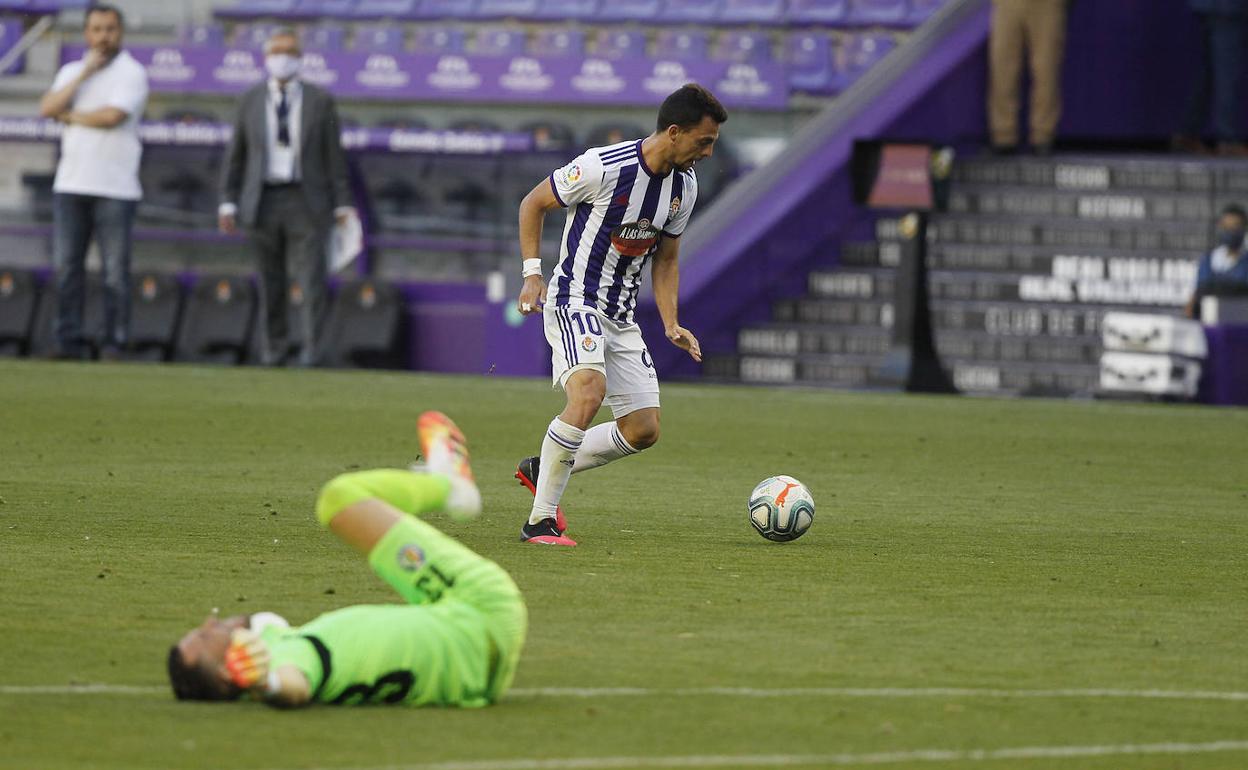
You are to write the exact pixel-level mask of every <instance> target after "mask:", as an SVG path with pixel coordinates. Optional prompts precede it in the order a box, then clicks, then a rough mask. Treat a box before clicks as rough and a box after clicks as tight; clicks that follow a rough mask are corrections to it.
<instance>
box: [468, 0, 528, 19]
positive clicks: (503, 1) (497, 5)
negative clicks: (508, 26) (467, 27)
mask: <svg viewBox="0 0 1248 770" xmlns="http://www.w3.org/2000/svg"><path fill="white" fill-rule="evenodd" d="M536 13H537V0H479V2H478V3H477V10H476V15H477V18H479V19H508V18H530V17H532V16H533V15H534V14H536Z"/></svg>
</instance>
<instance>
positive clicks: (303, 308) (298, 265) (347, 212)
mask: <svg viewBox="0 0 1248 770" xmlns="http://www.w3.org/2000/svg"><path fill="white" fill-rule="evenodd" d="M264 51H265V57H264V65H265V68H266V69H267V70H268V73H269V78H268V80H266V81H264V82H262V83H259V84H257V85H256V86H254V87H253V88H251V89H250V90H249V91H247V92H246V93H244V94H243V96H242V99H241V100H240V102H239V105H238V113H237V115H236V117H235V119H234V136H233V138H232V139H231V140H230V145H229V148H228V149H227V150H226V154H225V165H224V167H223V168H222V170H221V206H220V210H219V211H218V215H219V225H220V228H221V230H222V231H223V232H226V233H232V232H235V230H236V229H237V228H238V227H239V226H240V225H241V226H242V227H243V228H245V229H246V231H247V236H248V240H249V241H250V243H251V246H252V250H253V251H254V253H255V257H256V261H257V264H258V267H259V272H260V307H261V318H262V320H263V324H264V325H263V330H264V331H263V334H262V336H261V340H262V344H261V352H260V362H261V363H262V364H264V365H266V366H281V365H283V364H284V363H286V362H287V360H288V357H289V356H290V355H291V352H292V351H291V347H290V341H289V338H288V329H287V318H288V313H289V302H290V290H289V286H288V283H289V281H288V279H287V274H288V266H289V267H291V268H292V269H291V272H293V273H294V277H295V282H296V284H297V285H298V286H299V289H300V290H301V291H302V293H303V302H302V303H301V304H300V306H299V308H298V326H299V329H298V354H297V357H296V358H295V359H293V360H294V361H295V362H297V363H298V364H299V365H300V366H313V365H315V364H316V363H317V362H318V358H319V352H320V351H319V345H318V339H317V338H318V332H319V326H320V323H321V320H322V316H323V315H324V309H325V304H326V303H325V294H326V280H325V279H326V247H327V243H328V240H329V233H330V228H331V226H332V225H333V223H334V221H335V220H336V221H337V222H338V223H340V224H344V223H345V222H346V220H347V218H348V217H350V216H353V212H352V207H351V191H350V186H349V184H348V180H347V162H346V157H345V155H344V154H343V151H342V136H341V130H340V128H339V122H338V108H337V107H336V105H335V104H334V99H333V97H331V96H330V95H329V93H328V92H326V91H324V90H323V89H321V88H318V87H317V86H315V85H312V84H311V83H305V82H302V81H300V79H299V66H300V61H301V56H302V53H301V51H300V45H299V38H298V37H297V36H296V35H295V33H294V32H292V31H291V30H288V29H279V30H277V31H275V32H274V33H273V35H272V36H271V37H270V38H269V40H268V42H267V43H266V44H265V48H264Z"/></svg>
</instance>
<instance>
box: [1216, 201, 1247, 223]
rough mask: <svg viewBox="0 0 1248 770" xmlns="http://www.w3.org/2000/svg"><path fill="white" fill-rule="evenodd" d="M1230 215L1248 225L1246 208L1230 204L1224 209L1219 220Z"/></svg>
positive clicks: (1219, 215)
mask: <svg viewBox="0 0 1248 770" xmlns="http://www.w3.org/2000/svg"><path fill="white" fill-rule="evenodd" d="M1227 214H1230V215H1231V216H1233V217H1239V221H1240V222H1243V223H1244V224H1246V225H1248V211H1244V207H1243V206H1241V205H1239V204H1238V203H1230V204H1227V205H1226V206H1224V207H1223V208H1222V213H1221V214H1218V219H1221V218H1222V217H1224V216H1226V215H1227Z"/></svg>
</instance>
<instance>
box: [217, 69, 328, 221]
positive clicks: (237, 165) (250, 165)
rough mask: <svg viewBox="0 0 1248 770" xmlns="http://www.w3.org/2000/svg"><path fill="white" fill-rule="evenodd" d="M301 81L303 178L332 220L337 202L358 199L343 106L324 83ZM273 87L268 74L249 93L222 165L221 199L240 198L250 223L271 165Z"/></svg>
mask: <svg viewBox="0 0 1248 770" xmlns="http://www.w3.org/2000/svg"><path fill="white" fill-rule="evenodd" d="M300 87H301V88H302V90H303V104H302V105H301V107H300V111H299V120H300V126H299V139H300V141H299V174H300V180H299V183H300V184H301V186H302V188H303V194H304V197H305V198H306V199H307V202H308V208H310V209H311V210H312V214H313V215H314V216H315V217H316V218H317V219H322V218H324V219H325V221H329V217H330V216H331V215H332V214H333V210H334V209H335V208H337V207H339V206H350V205H352V203H351V186H350V183H349V182H348V179H347V160H346V156H345V155H344V154H343V151H342V134H341V129H340V128H339V125H338V108H337V107H336V106H335V105H334V98H333V97H332V96H330V95H329V93H328V92H327V91H325V90H324V89H322V88H319V87H317V86H314V85H312V84H310V83H305V82H302V81H301V83H300ZM268 88H269V85H268V81H267V80H263V81H261V82H260V83H258V84H256V85H255V86H253V87H252V88H250V89H248V90H247V92H246V93H244V94H243V97H242V99H241V100H240V101H239V103H238V113H237V114H236V115H235V118H234V136H233V137H232V138H231V139H230V145H229V148H228V149H227V150H226V152H225V165H224V166H223V167H222V169H221V200H222V201H231V202H233V203H235V204H237V205H238V221H239V223H241V224H243V225H246V226H249V227H250V226H252V225H255V224H256V215H257V211H258V210H259V208H260V194H261V193H262V192H263V191H264V177H265V172H266V169H267V168H268V158H267V157H266V156H267V155H268V150H267V147H268V143H267V141H266V133H265V130H266V128H267V125H266V121H267V120H268V117H267V108H266V99H267V98H268Z"/></svg>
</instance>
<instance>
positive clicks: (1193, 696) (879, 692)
mask: <svg viewBox="0 0 1248 770" xmlns="http://www.w3.org/2000/svg"><path fill="white" fill-rule="evenodd" d="M167 692H169V688H168V687H167V686H164V685H159V686H157V685H127V684H100V683H95V684H64V685H0V695H151V694H153V693H167ZM708 695H709V696H717V697H727V698H1123V699H1132V698H1135V699H1143V700H1213V701H1248V692H1241V691H1235V690H1127V689H1117V688H1101V689H1053V690H1006V689H991V688H975V687H788V688H759V687H675V688H650V687H515V688H512V689H511V690H510V691H508V694H507V697H508V698H664V697H696V696H708Z"/></svg>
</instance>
